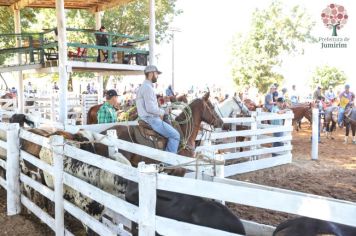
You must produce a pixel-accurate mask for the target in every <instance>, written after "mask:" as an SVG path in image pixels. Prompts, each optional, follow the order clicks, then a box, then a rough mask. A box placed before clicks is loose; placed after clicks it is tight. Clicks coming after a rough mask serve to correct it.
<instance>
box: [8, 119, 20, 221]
mask: <svg viewBox="0 0 356 236" xmlns="http://www.w3.org/2000/svg"><path fill="white" fill-rule="evenodd" d="M19 129H20V128H19V124H9V128H8V130H7V132H6V136H7V148H6V149H7V150H6V152H7V155H6V182H7V184H6V185H7V215H9V216H11V215H17V214H19V213H20V212H21V200H20V195H21V192H20V150H19V149H20V138H19Z"/></svg>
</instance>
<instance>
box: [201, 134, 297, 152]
mask: <svg viewBox="0 0 356 236" xmlns="http://www.w3.org/2000/svg"><path fill="white" fill-rule="evenodd" d="M289 140H292V136H291V135H288V136H283V137H272V136H265V138H263V139H258V140H256V141H244V142H234V143H223V144H216V145H211V146H199V147H197V148H196V149H195V151H196V152H200V151H203V150H206V151H218V150H224V149H230V148H239V147H248V146H251V145H261V144H267V143H273V142H283V141H289Z"/></svg>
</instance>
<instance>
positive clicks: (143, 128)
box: [133, 120, 167, 150]
mask: <svg viewBox="0 0 356 236" xmlns="http://www.w3.org/2000/svg"><path fill="white" fill-rule="evenodd" d="M133 129H134V135H135V138H136V141H137V142H138V143H139V144H142V145H145V146H148V147H152V148H156V149H160V150H164V149H165V148H166V145H167V139H166V138H165V137H163V136H162V135H160V134H159V133H157V132H156V131H154V130H153V129H152V127H151V126H150V125H149V124H147V123H146V122H145V121H143V120H139V121H138V126H136V127H134V128H133Z"/></svg>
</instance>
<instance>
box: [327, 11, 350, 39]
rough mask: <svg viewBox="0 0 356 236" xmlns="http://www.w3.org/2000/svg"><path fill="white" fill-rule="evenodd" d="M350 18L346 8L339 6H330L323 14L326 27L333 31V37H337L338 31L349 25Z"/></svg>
mask: <svg viewBox="0 0 356 236" xmlns="http://www.w3.org/2000/svg"><path fill="white" fill-rule="evenodd" d="M348 18H349V16H348V15H347V11H346V9H345V7H343V6H341V5H338V4H329V5H328V6H327V7H326V8H325V9H324V10H323V11H322V13H321V20H322V21H323V23H324V25H325V26H326V27H327V28H329V29H332V30H333V32H332V36H337V30H339V29H341V28H342V27H343V26H344V25H345V24H346V23H347V20H348Z"/></svg>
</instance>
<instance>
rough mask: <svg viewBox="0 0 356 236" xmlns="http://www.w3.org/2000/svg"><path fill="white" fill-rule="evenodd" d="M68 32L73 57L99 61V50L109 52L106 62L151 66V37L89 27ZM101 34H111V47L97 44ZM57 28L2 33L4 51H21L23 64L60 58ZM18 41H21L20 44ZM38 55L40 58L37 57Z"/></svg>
mask: <svg viewBox="0 0 356 236" xmlns="http://www.w3.org/2000/svg"><path fill="white" fill-rule="evenodd" d="M67 31H68V43H67V46H68V49H69V51H68V57H69V60H81V61H96V59H97V54H98V50H102V51H103V52H105V54H106V55H107V56H106V57H107V59H106V61H105V62H107V63H119V64H132V62H131V60H132V59H136V62H135V63H134V64H137V65H147V55H148V51H147V50H146V49H145V48H147V46H145V45H144V44H145V42H146V41H147V40H148V38H147V37H135V36H128V35H124V34H117V33H106V32H98V31H95V30H88V29H73V28H67ZM78 34H80V35H83V37H80V38H81V39H82V40H81V42H75V41H74V42H73V41H72V40H75V38H78V37H75V36H78ZM97 35H105V36H106V37H107V41H108V45H107V46H98V45H96V44H95V37H96V36H97ZM56 38H57V36H56V29H49V30H45V31H43V32H40V33H21V34H0V40H2V41H4V43H3V44H0V45H2V46H1V48H0V54H8V55H9V57H11V56H12V55H15V54H19V55H20V57H21V64H33V63H44V62H45V60H46V61H50V60H57V59H58V43H57V41H56ZM15 42H18V43H17V44H16V43H15ZM71 48H75V50H74V51H73V50H71ZM36 55H37V57H35V56H36Z"/></svg>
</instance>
